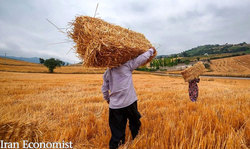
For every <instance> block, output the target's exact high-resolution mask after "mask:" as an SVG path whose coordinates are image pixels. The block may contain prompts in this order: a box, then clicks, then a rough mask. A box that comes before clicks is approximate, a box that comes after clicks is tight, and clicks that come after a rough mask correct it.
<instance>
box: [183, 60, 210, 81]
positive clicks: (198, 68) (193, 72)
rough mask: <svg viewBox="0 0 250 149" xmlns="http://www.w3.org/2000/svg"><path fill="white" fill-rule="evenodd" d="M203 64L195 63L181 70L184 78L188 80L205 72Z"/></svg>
mask: <svg viewBox="0 0 250 149" xmlns="http://www.w3.org/2000/svg"><path fill="white" fill-rule="evenodd" d="M205 70H206V69H205V66H204V65H203V63H202V62H198V63H196V64H195V65H194V66H192V67H189V68H187V69H185V70H184V71H182V72H181V74H182V76H183V78H184V80H185V81H186V82H189V81H191V80H193V79H195V78H198V77H199V76H200V75H201V74H202V73H204V72H205Z"/></svg>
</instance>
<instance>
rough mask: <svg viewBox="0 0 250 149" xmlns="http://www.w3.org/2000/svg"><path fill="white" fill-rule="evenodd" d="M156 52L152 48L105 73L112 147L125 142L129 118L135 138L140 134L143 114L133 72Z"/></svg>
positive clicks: (104, 92)
mask: <svg viewBox="0 0 250 149" xmlns="http://www.w3.org/2000/svg"><path fill="white" fill-rule="evenodd" d="M155 52H156V50H155V49H154V48H151V49H149V50H148V51H147V52H145V53H143V54H141V55H140V56H138V57H137V58H135V59H132V60H130V61H128V62H126V63H125V64H123V65H122V66H119V67H115V68H112V69H107V70H106V72H105V73H104V75H103V86H102V92H103V95H104V99H105V100H106V101H107V103H109V126H110V129H111V133H112V137H111V139H110V142H109V145H110V148H111V149H113V148H114V149H115V148H118V146H119V145H121V144H124V142H125V129H126V123H127V119H129V128H130V130H131V134H132V137H133V139H134V138H135V137H136V136H137V134H138V131H139V129H140V126H141V122H140V118H141V115H140V113H139V112H138V109H137V97H136V92H135V89H134V85H133V80H132V72H133V70H135V69H136V68H138V67H139V66H140V65H142V64H143V63H145V62H146V61H147V60H148V59H149V58H150V57H151V56H153V55H154V53H155ZM109 91H110V92H109Z"/></svg>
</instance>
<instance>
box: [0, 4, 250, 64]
mask: <svg viewBox="0 0 250 149" xmlns="http://www.w3.org/2000/svg"><path fill="white" fill-rule="evenodd" d="M98 2H99V7H98V10H97V13H98V14H97V17H99V18H101V19H104V20H105V21H108V22H110V23H113V24H117V25H120V26H122V27H125V28H130V29H131V30H134V31H137V32H141V33H143V34H144V35H145V36H146V38H147V39H149V40H150V41H151V43H153V45H155V47H158V49H157V50H158V53H159V55H162V54H173V53H179V52H182V51H184V50H188V49H190V48H193V47H196V46H199V45H204V44H225V43H240V42H247V43H250V0H126V1H124V0H123V1H122V0H99V1H98V0H67V1H66V0H0V55H4V53H7V55H9V56H23V57H43V58H50V57H56V58H59V59H61V60H64V61H68V62H71V63H74V62H79V61H80V60H79V59H78V58H77V56H76V54H75V53H74V50H70V49H71V47H73V43H72V42H68V38H67V36H66V34H63V33H61V32H59V31H58V30H57V29H56V28H55V27H54V26H52V25H51V24H50V23H49V22H48V21H47V20H46V19H49V20H50V21H52V22H53V23H55V24H56V25H57V26H58V27H60V28H65V27H67V26H68V22H71V21H72V20H74V18H75V16H79V15H88V16H93V15H94V12H95V8H96V4H97V3H98ZM60 42H67V43H60ZM55 43H60V44H55Z"/></svg>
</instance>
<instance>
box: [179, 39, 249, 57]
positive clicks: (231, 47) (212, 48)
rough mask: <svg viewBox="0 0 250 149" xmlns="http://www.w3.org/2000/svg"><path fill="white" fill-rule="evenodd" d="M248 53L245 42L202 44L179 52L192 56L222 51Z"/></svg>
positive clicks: (221, 52)
mask: <svg viewBox="0 0 250 149" xmlns="http://www.w3.org/2000/svg"><path fill="white" fill-rule="evenodd" d="M240 52H241V53H250V44H247V43H245V42H243V43H239V44H224V45H219V44H215V45H203V46H198V47H195V48H192V49H190V50H187V51H184V52H182V53H179V54H178V55H179V56H181V57H193V56H201V55H206V54H207V55H209V54H224V53H240Z"/></svg>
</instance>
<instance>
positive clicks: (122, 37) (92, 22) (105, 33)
mask: <svg viewBox="0 0 250 149" xmlns="http://www.w3.org/2000/svg"><path fill="white" fill-rule="evenodd" d="M72 25H73V28H72V30H71V31H70V32H68V33H69V36H70V37H71V38H72V39H73V40H74V42H75V43H76V45H75V48H76V52H77V53H78V54H79V56H80V58H82V59H83V60H84V63H83V64H84V66H87V67H90V66H91V67H109V68H112V67H116V66H119V65H121V64H124V63H125V62H127V61H128V60H131V59H133V58H136V57H137V56H139V55H140V54H142V53H144V52H146V51H147V50H148V49H149V48H151V47H153V46H152V45H151V43H150V42H149V41H148V40H147V39H146V38H145V37H144V35H143V34H141V33H137V32H134V31H131V30H128V29H125V28H122V27H120V26H117V25H113V24H110V23H107V22H105V21H103V20H101V19H98V18H92V17H88V16H79V17H76V19H75V21H74V22H73V23H72ZM154 56H156V52H155V54H154ZM154 56H153V57H154ZM153 57H151V58H150V60H148V62H149V61H151V60H152V59H153Z"/></svg>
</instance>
